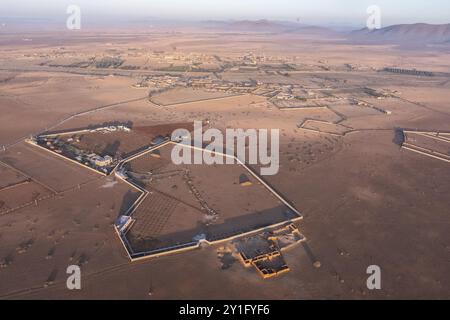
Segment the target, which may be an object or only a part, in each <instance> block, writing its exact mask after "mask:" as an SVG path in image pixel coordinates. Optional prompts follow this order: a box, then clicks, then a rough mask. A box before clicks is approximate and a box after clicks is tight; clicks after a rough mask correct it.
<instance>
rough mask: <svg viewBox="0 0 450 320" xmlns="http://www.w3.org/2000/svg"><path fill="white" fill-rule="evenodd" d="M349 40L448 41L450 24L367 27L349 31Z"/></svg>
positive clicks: (428, 42)
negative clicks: (373, 28)
mask: <svg viewBox="0 0 450 320" xmlns="http://www.w3.org/2000/svg"><path fill="white" fill-rule="evenodd" d="M350 39H351V40H358V41H365V42H367V41H368V42H384V43H411V44H442V43H450V24H426V23H416V24H399V25H393V26H389V27H385V28H381V29H376V30H369V29H367V28H364V29H361V30H357V31H353V32H351V33H350Z"/></svg>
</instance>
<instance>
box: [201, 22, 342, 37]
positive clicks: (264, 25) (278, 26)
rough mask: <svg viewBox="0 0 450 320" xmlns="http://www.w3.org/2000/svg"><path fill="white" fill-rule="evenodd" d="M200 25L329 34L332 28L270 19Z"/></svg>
mask: <svg viewBox="0 0 450 320" xmlns="http://www.w3.org/2000/svg"><path fill="white" fill-rule="evenodd" d="M202 27H205V28H209V29H213V30H217V31H224V32H257V33H308V34H313V33H315V34H331V33H334V31H333V30H331V29H327V28H324V27H316V26H310V25H306V24H302V23H297V22H289V21H271V20H237V21H236V20H231V21H216V20H210V21H203V22H202Z"/></svg>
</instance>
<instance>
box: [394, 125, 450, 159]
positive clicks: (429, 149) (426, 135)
mask: <svg viewBox="0 0 450 320" xmlns="http://www.w3.org/2000/svg"><path fill="white" fill-rule="evenodd" d="M404 135H405V141H404V143H403V147H406V148H408V149H409V150H411V151H415V152H418V153H422V154H424V155H428V156H431V157H433V158H436V159H440V160H444V161H447V162H450V135H449V134H448V133H443V134H439V133H437V132H414V131H405V132H404Z"/></svg>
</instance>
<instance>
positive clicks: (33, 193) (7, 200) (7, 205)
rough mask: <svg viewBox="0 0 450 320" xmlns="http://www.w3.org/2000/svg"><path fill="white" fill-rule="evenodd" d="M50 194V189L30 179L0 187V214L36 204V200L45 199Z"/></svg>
mask: <svg viewBox="0 0 450 320" xmlns="http://www.w3.org/2000/svg"><path fill="white" fill-rule="evenodd" d="M52 194H53V193H52V192H51V191H50V190H48V189H46V188H44V187H43V186H41V185H39V184H37V183H36V182H33V181H30V180H25V181H24V182H22V183H18V184H16V185H14V186H11V187H9V188H2V189H0V215H1V214H5V213H8V212H11V211H13V210H16V209H19V208H22V207H24V206H27V205H37V204H38V202H37V201H39V200H42V199H46V198H48V197H50V196H51V195H52Z"/></svg>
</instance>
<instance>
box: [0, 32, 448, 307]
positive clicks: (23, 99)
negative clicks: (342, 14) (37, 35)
mask: <svg viewBox="0 0 450 320" xmlns="http://www.w3.org/2000/svg"><path fill="white" fill-rule="evenodd" d="M246 37H248V36H243V35H234V36H232V35H227V36H223V38H220V36H217V35H211V34H209V35H198V34H196V35H187V34H186V35H167V34H166V35H156V36H155V37H150V36H148V37H147V36H140V37H138V36H136V37H132V36H130V37H129V38H126V37H125V38H124V37H116V38H114V36H109V37H106V36H105V37H104V39H103V40H97V41H94V40H92V38H89V39H87V38H86V39H81V38H79V39H75V38H73V39H70V41H67V43H66V44H67V45H66V50H68V51H73V52H76V53H78V54H79V55H82V57H81V58H80V57H79V59H81V60H84V59H85V58H86V57H89V56H92V55H102V54H105V53H106V52H107V50H110V49H113V48H114V49H115V50H119V51H120V52H122V53H123V54H125V52H127V50H128V48H130V47H133V48H137V49H138V51H139V50H140V51H139V52H144V51H146V50H161V49H163V50H172V49H170V48H173V47H174V46H176V47H177V51H178V52H185V53H190V52H193V53H205V54H218V55H220V56H222V57H223V58H224V59H232V58H233V57H238V56H240V55H243V54H245V53H247V52H249V51H253V52H256V53H261V54H262V53H264V54H267V55H273V56H280V57H282V58H283V59H288V58H292V57H297V59H298V60H301V61H302V64H303V65H304V67H305V70H306V69H307V68H314V67H317V66H320V65H324V64H326V65H328V66H331V67H332V68H335V69H336V70H337V69H339V68H342V66H343V65H344V64H345V63H352V64H353V65H356V66H357V67H358V68H360V70H359V71H357V72H352V73H345V74H343V73H340V72H334V71H330V72H328V73H327V72H319V71H318V72H313V73H312V74H311V73H298V74H295V75H292V76H291V78H290V79H286V78H283V79H284V80H283V81H286V82H289V81H292V82H293V83H298V84H302V85H304V86H306V87H313V86H315V87H318V86H320V87H322V84H323V85H325V86H328V85H334V86H337V87H340V88H342V87H346V86H359V87H364V86H369V87H373V88H376V89H382V88H389V89H394V90H397V91H399V92H400V94H399V95H398V98H387V99H384V100H377V99H366V100H367V101H369V102H370V103H372V104H374V105H375V106H377V107H379V108H383V109H386V110H390V111H392V115H389V116H388V115H385V114H382V113H377V112H375V113H374V112H368V111H367V110H362V109H354V110H355V111H354V112H353V110H352V109H351V108H350V107H349V106H345V105H344V106H341V107H339V106H335V107H334V109H335V110H336V111H338V112H341V113H342V114H344V115H345V117H346V119H344V120H343V121H342V122H341V123H340V124H341V125H345V126H347V127H350V128H352V130H354V132H352V133H348V134H346V135H345V136H344V137H335V136H330V135H327V134H324V133H317V132H310V131H304V130H302V129H300V128H298V127H297V125H298V124H300V123H302V122H303V121H304V120H305V119H315V120H322V121H328V122H330V123H335V122H337V121H339V120H342V119H341V118H340V117H339V116H338V115H337V114H336V113H335V112H333V111H332V110H330V109H319V110H317V109H315V110H292V111H280V110H279V109H278V108H276V107H275V106H274V105H273V104H272V103H270V102H269V101H267V99H266V98H264V97H261V96H255V95H243V96H240V97H229V98H225V99H221V100H213V101H203V102H192V103H187V104H183V105H176V106H165V107H164V106H157V105H155V104H152V103H150V102H148V101H147V100H146V99H143V100H140V101H133V102H126V101H127V100H133V99H139V98H143V97H146V94H147V92H146V91H145V90H144V91H142V90H137V89H133V88H132V85H133V84H135V83H136V81H137V80H138V78H136V77H134V76H133V74H132V73H131V72H130V74H129V75H128V76H124V77H108V76H106V77H105V76H98V75H88V74H83V75H75V74H73V73H66V72H53V73H50V72H44V71H36V70H34V71H33V72H20V71H17V70H16V71H14V70H9V71H6V70H5V71H1V73H2V79H3V78H5V79H9V80H7V81H2V82H1V83H0V102H1V103H0V110H1V112H2V116H1V117H0V125H1V128H2V130H1V134H0V146H1V145H8V144H10V143H14V142H15V141H17V140H19V139H20V138H22V137H23V136H27V135H29V134H31V133H35V132H38V131H41V130H44V129H45V128H47V127H48V126H52V125H55V124H58V121H59V120H61V119H64V118H66V117H68V116H70V115H72V114H74V113H77V112H80V111H86V110H91V109H94V108H97V107H101V106H107V105H110V104H115V103H117V105H116V106H113V107H111V108H107V109H101V110H98V111H97V112H94V113H89V114H81V115H79V116H77V117H74V118H71V119H69V120H68V121H66V122H64V123H60V124H58V125H57V126H56V127H55V129H69V128H77V127H83V126H87V125H90V124H95V123H103V122H105V121H132V122H133V123H134V125H140V126H146V125H158V124H164V123H175V122H186V121H187V122H189V121H193V120H205V119H208V120H210V125H211V126H213V127H216V128H219V129H225V128H227V127H230V128H279V129H281V130H280V138H281V141H280V142H281V154H280V156H281V167H280V172H279V174H278V175H276V176H273V177H267V180H268V181H269V182H270V183H271V184H272V185H274V186H275V187H276V188H277V190H279V191H280V192H281V193H282V194H283V195H284V196H285V197H286V198H287V199H289V200H291V201H292V202H293V203H294V204H295V206H296V207H297V208H298V209H299V210H300V211H301V212H302V213H303V214H304V217H305V218H304V220H303V221H302V222H301V223H300V224H299V227H300V230H301V231H302V233H303V234H304V235H305V236H306V237H307V239H308V240H307V244H306V247H303V246H299V247H296V248H294V249H292V250H291V251H289V252H288V253H287V254H286V256H285V258H286V261H287V263H288V265H289V266H290V267H291V272H289V273H287V274H285V275H283V276H281V277H279V278H275V279H271V280H263V279H261V278H260V277H259V276H258V275H257V274H256V273H255V272H254V271H253V270H251V269H245V268H243V267H242V266H241V265H240V263H239V262H237V261H236V262H235V263H234V264H233V265H232V267H231V268H229V269H226V270H223V269H222V268H221V267H222V263H221V261H220V259H219V258H218V256H217V248H214V247H209V248H202V249H199V250H196V251H192V252H187V253H184V254H177V255H173V256H168V257H163V258H158V259H153V260H147V261H143V262H138V263H130V262H129V261H128V260H127V257H126V253H125V251H124V250H123V248H122V247H121V244H120V242H119V241H118V239H117V238H116V235H115V234H114V230H113V228H112V223H113V221H114V219H115V218H116V217H117V215H119V214H120V213H121V212H123V211H122V210H123V209H124V208H127V207H128V206H129V205H130V202H131V201H132V199H133V197H136V195H135V194H133V193H130V192H132V191H131V189H130V188H129V187H128V186H126V185H124V184H121V183H115V182H114V181H112V180H110V179H111V178H104V177H100V176H97V175H96V174H95V173H92V172H90V171H86V170H85V169H82V168H78V167H77V166H76V165H74V164H69V163H66V162H65V160H62V159H59V158H56V157H54V156H51V155H49V154H47V153H45V152H41V151H36V150H34V149H33V150H32V149H30V148H31V147H30V146H28V145H24V144H23V143H20V144H18V145H16V146H14V147H13V148H10V149H7V150H6V152H0V160H1V161H3V162H6V163H8V164H10V165H11V166H14V167H15V168H17V169H19V170H21V171H23V172H24V173H25V174H26V175H29V176H31V177H32V178H33V179H36V180H37V181H39V182H41V183H42V184H43V185H46V186H48V187H49V189H54V191H56V192H61V191H65V192H62V193H60V194H58V195H57V196H55V197H53V198H51V199H47V200H42V201H39V203H38V206H28V207H26V208H24V209H21V210H17V211H14V212H13V213H11V214H7V215H2V216H0V262H1V263H2V264H3V265H4V267H3V268H1V269H0V278H1V279H2V280H1V282H2V285H1V286H0V297H1V298H11V299H17V298H19V299H23V298H26V299H30V298H38V299H48V298H63V299H76V298H90V299H107V298H112V299H117V298H136V299H149V298H152V299H153V298H154V299H166V298H168V299H189V298H206V299H214V298H224V299H239V298H273V299H287V298H302V299H311V298H337V299H346V298H356V299H368V298H373V299H392V298H413V299H420V298H422V299H423V298H440V299H443V298H449V297H450V289H449V288H450V276H449V273H448V270H449V255H450V235H449V233H448V227H449V223H450V219H449V216H448V213H449V208H450V200H449V197H448V192H449V190H450V170H449V164H448V163H445V162H443V161H439V160H435V159H432V158H428V157H425V156H422V155H419V154H415V153H412V152H409V151H407V150H403V149H400V148H399V146H398V145H396V144H395V143H394V141H393V140H394V136H395V134H394V129H395V128H397V127H400V128H409V129H424V130H435V131H438V130H441V131H450V109H449V106H448V98H449V86H450V82H449V81H448V78H442V77H437V78H432V79H428V78H427V79H423V78H420V79H417V78H414V77H409V76H407V77H402V76H398V75H390V74H382V73H379V72H375V71H374V69H373V68H375V69H378V68H383V67H385V66H400V67H407V68H417V69H422V70H432V71H447V70H448V68H449V63H448V61H450V59H449V58H448V53H447V52H438V51H432V50H431V49H429V50H427V51H416V52H408V51H402V50H401V49H398V48H394V47H388V46H350V45H347V44H336V43H334V44H330V43H327V42H321V41H312V40H309V41H306V40H302V41H295V40H299V39H292V38H285V37H284V36H279V37H276V36H273V37H268V36H267V35H265V36H254V37H253V38H252V39H251V40H252V41H249V39H248V38H246ZM41 40H42V41H41V43H46V45H45V46H39V45H38V43H39V41H38V39H37V40H36V41H35V43H36V44H35V45H32V44H23V43H21V44H17V43H14V42H13V41H10V39H3V40H2V41H5V43H6V44H7V46H5V49H4V50H5V54H4V55H3V56H2V58H1V59H2V61H9V62H14V64H15V65H16V66H23V68H25V67H29V66H33V67H36V65H37V64H39V63H40V62H42V60H46V59H47V58H45V59H44V58H39V55H40V54H44V53H48V52H49V51H51V50H52V49H54V48H55V46H56V45H53V44H52V42H51V41H50V40H49V39H48V38H45V37H44V38H42V39H41ZM86 43H89V45H88V46H86ZM58 46H59V45H58ZM34 53H36V54H37V56H34V57H33V56H32V55H31V56H30V57H26V56H25V55H29V54H34ZM74 56H75V58H76V54H74ZM75 58H74V59H75ZM147 58H148V57H144V58H143V59H147ZM47 60H48V59H47ZM1 63H2V65H4V64H3V62H1ZM135 63H138V62H135ZM139 63H142V65H144V64H145V63H144V62H142V61H141V62H139ZM315 70H319V68H315ZM3 73H4V74H3ZM254 76H255V75H254V74H245V73H241V74H227V75H226V77H227V78H232V77H236V78H239V79H249V78H252V77H254ZM257 76H258V75H257ZM263 76H264V77H266V75H259V77H261V79H263ZM276 79H278V76H277V78H276ZM344 80H345V81H344ZM2 170H3V169H2ZM0 174H1V175H2V178H3V177H5V179H8V181H9V180H11V181H12V182H13V181H14V176H13V175H12V174H11V173H10V172H7V171H1V172H0ZM2 181H3V180H2ZM78 184H82V186H81V188H79V189H78V187H77V186H78ZM0 185H3V182H2V183H1V184H0ZM18 188H19V187H18ZM13 190H14V189H13ZM20 190H21V189H18V193H19V195H17V194H16V195H14V196H13V197H12V198H11V199H14V201H16V200H15V199H16V198H15V197H18V198H20V195H21V194H22V193H23V192H25V191H20ZM1 192H2V191H0V196H1V195H2V193H1ZM29 192H31V193H33V191H32V190H30V191H26V193H27V197H29V194H28V193H29ZM214 196H215V197H216V196H217V195H214ZM8 198H9V196H8ZM25 198H26V197H25V195H24V201H25V200H26V199H25ZM316 259H317V260H319V261H321V264H322V267H321V268H319V269H316V268H314V267H313V265H312V262H313V261H314V260H316ZM74 263H80V264H82V275H83V277H82V290H81V291H69V290H67V289H66V287H65V281H66V278H67V275H66V274H65V269H66V267H67V266H68V265H69V264H74ZM373 264H375V265H379V266H380V267H381V270H382V290H379V291H369V290H368V289H367V287H366V279H367V276H368V275H367V274H366V268H367V267H368V266H369V265H373ZM46 281H48V282H51V283H52V284H51V285H50V286H48V287H44V284H45V282H46ZM149 291H152V292H153V295H152V296H149V295H148V292H149Z"/></svg>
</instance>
